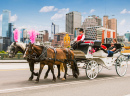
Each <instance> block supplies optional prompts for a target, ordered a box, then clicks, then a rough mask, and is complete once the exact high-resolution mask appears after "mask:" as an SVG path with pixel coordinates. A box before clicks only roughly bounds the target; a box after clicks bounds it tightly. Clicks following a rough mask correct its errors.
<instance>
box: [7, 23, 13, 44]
mask: <svg viewBox="0 0 130 96" xmlns="http://www.w3.org/2000/svg"><path fill="white" fill-rule="evenodd" d="M8 35H9V38H10V40H11V43H12V42H13V41H14V37H13V24H12V23H9V32H8Z"/></svg>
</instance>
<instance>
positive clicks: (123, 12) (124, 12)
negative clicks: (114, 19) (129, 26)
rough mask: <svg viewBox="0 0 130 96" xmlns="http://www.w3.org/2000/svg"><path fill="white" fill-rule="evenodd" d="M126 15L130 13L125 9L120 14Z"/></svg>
mask: <svg viewBox="0 0 130 96" xmlns="http://www.w3.org/2000/svg"><path fill="white" fill-rule="evenodd" d="M126 13H130V11H127V10H126V9H123V10H122V11H121V12H120V14H126Z"/></svg>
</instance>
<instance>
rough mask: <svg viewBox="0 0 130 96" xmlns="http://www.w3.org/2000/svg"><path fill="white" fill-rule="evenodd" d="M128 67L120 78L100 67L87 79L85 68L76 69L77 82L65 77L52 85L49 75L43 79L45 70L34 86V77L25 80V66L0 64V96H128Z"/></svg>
mask: <svg viewBox="0 0 130 96" xmlns="http://www.w3.org/2000/svg"><path fill="white" fill-rule="evenodd" d="M129 66H130V65H129ZM129 66H128V71H127V74H126V75H125V76H124V77H119V76H118V75H117V74H116V71H115V68H114V66H113V67H111V70H107V69H105V68H104V69H103V70H102V71H101V72H100V73H99V74H98V77H97V78H96V79H94V80H90V79H88V78H87V77H86V73H85V69H81V68H80V75H79V78H78V79H75V78H73V77H72V76H68V77H67V80H65V81H62V80H61V79H59V80H58V79H57V81H56V82H52V74H51V72H50V73H49V76H48V78H47V79H43V78H44V74H45V72H46V70H47V67H45V68H44V69H43V71H42V74H41V77H40V81H39V83H35V82H34V80H35V79H36V77H35V78H34V80H33V81H28V78H29V76H30V71H29V67H28V64H27V63H10V64H9V63H1V64H0V96H130V68H129ZM38 68H39V65H38V64H37V65H35V72H38ZM55 75H57V68H55ZM62 77H63V72H62V74H61V78H62Z"/></svg>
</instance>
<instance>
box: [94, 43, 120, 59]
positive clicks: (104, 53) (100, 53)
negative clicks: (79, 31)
mask: <svg viewBox="0 0 130 96" xmlns="http://www.w3.org/2000/svg"><path fill="white" fill-rule="evenodd" d="M103 45H104V46H106V47H107V48H109V47H110V44H103ZM115 46H116V48H117V49H116V50H115V52H114V54H113V56H112V57H117V56H119V54H120V51H121V49H122V46H121V44H115ZM93 56H100V57H107V56H108V53H107V50H105V49H103V48H101V47H100V48H99V50H98V51H96V52H95V53H93Z"/></svg>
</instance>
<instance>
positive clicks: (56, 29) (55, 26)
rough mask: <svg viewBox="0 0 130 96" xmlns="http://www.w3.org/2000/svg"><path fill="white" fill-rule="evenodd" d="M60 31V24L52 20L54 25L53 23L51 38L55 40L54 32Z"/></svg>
mask: <svg viewBox="0 0 130 96" xmlns="http://www.w3.org/2000/svg"><path fill="white" fill-rule="evenodd" d="M58 33H59V25H55V24H54V23H53V22H52V25H51V39H52V40H53V39H54V34H58Z"/></svg>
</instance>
